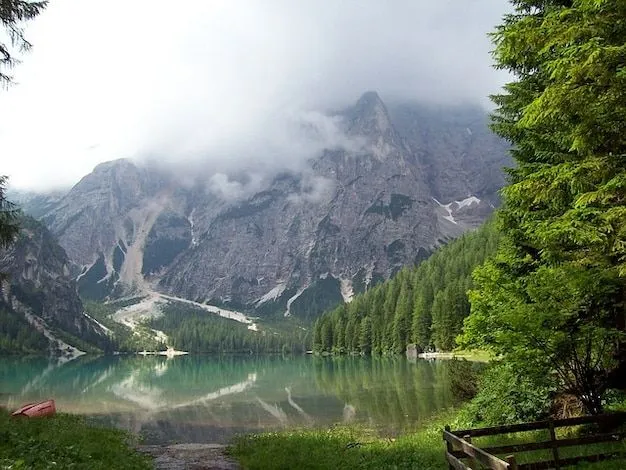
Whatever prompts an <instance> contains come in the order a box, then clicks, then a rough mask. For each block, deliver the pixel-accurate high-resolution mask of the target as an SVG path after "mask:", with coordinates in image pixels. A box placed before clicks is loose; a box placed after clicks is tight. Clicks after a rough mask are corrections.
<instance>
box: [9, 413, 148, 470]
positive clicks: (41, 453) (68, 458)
mask: <svg viewBox="0 0 626 470" xmlns="http://www.w3.org/2000/svg"><path fill="white" fill-rule="evenodd" d="M130 440H131V436H130V435H129V434H126V433H124V432H122V431H118V430H114V429H104V428H98V427H92V426H89V425H87V424H86V422H85V420H84V419H83V418H80V417H77V416H70V415H63V414H59V415H56V416H53V417H50V418H40V419H28V418H23V419H14V418H10V417H9V415H8V413H7V412H6V411H3V410H0V468H7V469H8V468H12V469H27V468H28V469H33V470H39V469H48V468H75V469H85V470H87V469H89V470H91V469H94V470H97V469H103V470H104V469H107V470H108V469H127V470H143V469H146V470H147V469H150V468H152V466H151V463H150V462H149V460H148V459H147V458H146V457H145V456H143V455H139V454H138V453H136V452H135V451H133V450H131V448H130V447H129V445H128V444H129V443H130Z"/></svg>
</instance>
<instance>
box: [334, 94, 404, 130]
mask: <svg viewBox="0 0 626 470" xmlns="http://www.w3.org/2000/svg"><path fill="white" fill-rule="evenodd" d="M346 117H347V120H348V131H349V133H350V134H354V135H357V134H358V135H367V136H372V135H380V134H386V133H389V132H391V131H392V129H393V127H392V125H391V119H390V118H389V113H388V112H387V107H386V106H385V104H384V103H383V101H382V100H381V99H380V96H379V95H378V93H377V92H375V91H368V92H366V93H364V94H363V95H362V96H361V97H360V98H359V100H358V101H357V102H356V104H355V105H354V106H353V107H352V108H350V109H349V110H348V111H347V112H346Z"/></svg>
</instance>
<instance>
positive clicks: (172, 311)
mask: <svg viewBox="0 0 626 470" xmlns="http://www.w3.org/2000/svg"><path fill="white" fill-rule="evenodd" d="M148 325H149V326H150V327H151V328H156V329H158V330H161V331H163V332H164V333H165V334H167V335H168V337H169V340H170V343H171V344H170V345H171V346H173V347H175V348H176V349H179V350H183V351H189V352H200V353H268V352H272V353H285V352H299V353H301V352H304V351H305V350H306V347H307V336H308V332H307V331H306V330H303V329H300V328H296V329H294V330H287V329H282V330H280V331H276V330H274V329H272V328H264V329H263V330H262V331H252V330H249V329H248V326H247V325H245V324H243V323H240V322H237V321H235V320H229V319H227V318H222V317H219V316H217V315H214V314H211V313H207V312H206V311H204V310H201V309H199V308H197V307H194V306H191V305H188V304H185V303H182V302H171V303H169V304H168V305H167V306H165V307H163V316H161V317H159V318H156V319H154V320H151V321H150V322H149V324H148Z"/></svg>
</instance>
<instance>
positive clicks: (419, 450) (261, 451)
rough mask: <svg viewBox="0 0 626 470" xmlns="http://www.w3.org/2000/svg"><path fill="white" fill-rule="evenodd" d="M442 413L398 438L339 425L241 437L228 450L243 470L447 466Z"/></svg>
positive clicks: (429, 468)
mask: <svg viewBox="0 0 626 470" xmlns="http://www.w3.org/2000/svg"><path fill="white" fill-rule="evenodd" d="M450 419H451V417H450V416H445V417H439V419H438V420H437V422H436V423H431V424H429V425H427V426H426V427H425V428H424V429H423V430H421V431H419V432H416V433H412V434H407V435H405V436H402V437H399V438H397V439H395V440H392V439H385V438H380V437H377V436H376V435H374V434H373V433H372V432H371V431H368V430H367V429H365V428H358V427H344V426H337V427H332V428H330V429H328V430H298V431H286V432H279V433H265V434H253V435H248V436H241V437H239V438H238V439H236V440H235V442H234V444H233V445H232V446H231V447H230V449H229V452H230V454H231V455H232V456H233V457H235V458H236V459H237V460H239V462H240V463H241V465H242V467H243V468H244V469H249V470H255V469H269V468H271V469H285V470H286V469H301V470H314V469H315V470H322V469H339V468H340V469H372V470H373V469H383V468H384V469H420V470H439V469H441V470H447V468H448V467H447V465H446V464H445V462H444V460H443V458H442V456H443V449H444V447H443V442H442V439H441V428H442V427H443V424H441V423H443V422H446V421H447V420H450Z"/></svg>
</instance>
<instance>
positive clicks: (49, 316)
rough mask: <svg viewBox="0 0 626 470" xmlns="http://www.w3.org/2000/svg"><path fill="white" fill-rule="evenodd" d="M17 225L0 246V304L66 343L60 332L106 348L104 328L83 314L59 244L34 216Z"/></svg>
mask: <svg viewBox="0 0 626 470" xmlns="http://www.w3.org/2000/svg"><path fill="white" fill-rule="evenodd" d="M21 226H22V229H21V231H20V234H19V236H18V238H17V240H16V241H15V243H13V244H12V245H11V246H10V247H9V248H8V249H6V250H2V251H0V272H2V273H3V274H5V275H6V279H5V280H4V281H3V282H2V292H1V293H0V294H1V295H0V308H3V309H7V310H9V311H11V312H13V313H14V314H19V315H23V316H25V317H26V318H28V320H29V321H30V323H31V325H32V327H33V328H38V329H42V330H43V329H45V330H46V331H48V333H50V335H51V336H55V334H54V332H58V333H59V334H60V336H63V339H64V340H67V341H66V342H69V343H70V344H72V340H71V339H68V338H70V337H69V336H67V335H63V333H66V334H69V335H71V336H73V337H75V338H80V339H81V340H84V341H86V342H88V343H91V344H93V345H95V346H97V347H99V348H101V349H107V348H108V347H109V339H108V338H107V336H106V332H105V331H104V330H103V328H101V327H100V326H99V325H98V324H97V322H95V321H94V320H92V319H91V318H89V317H87V316H86V315H85V314H84V309H83V305H82V302H81V300H80V298H79V297H78V294H77V291H76V281H75V280H74V279H73V278H72V276H71V272H70V260H69V258H68V257H67V254H66V253H65V251H64V250H63V248H61V246H59V245H58V243H56V241H55V239H54V237H53V236H52V235H51V234H50V232H49V231H48V230H47V229H46V228H45V227H44V226H43V225H42V224H40V223H39V222H36V221H35V220H33V219H30V218H27V217H26V218H24V219H23V220H22V222H21ZM49 339H51V338H49Z"/></svg>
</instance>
